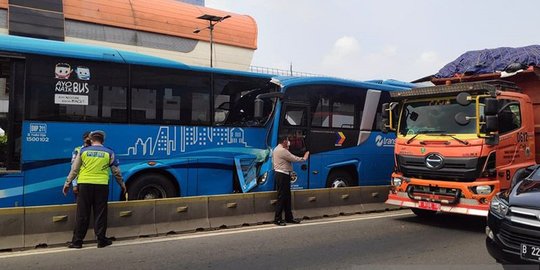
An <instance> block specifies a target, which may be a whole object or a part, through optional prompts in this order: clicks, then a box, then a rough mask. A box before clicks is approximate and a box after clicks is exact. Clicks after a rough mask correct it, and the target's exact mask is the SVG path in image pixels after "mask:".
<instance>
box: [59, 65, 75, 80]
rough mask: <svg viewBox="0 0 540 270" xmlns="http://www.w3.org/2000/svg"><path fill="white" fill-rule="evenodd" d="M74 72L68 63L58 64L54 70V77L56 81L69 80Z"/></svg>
mask: <svg viewBox="0 0 540 270" xmlns="http://www.w3.org/2000/svg"><path fill="white" fill-rule="evenodd" d="M72 72H73V69H71V65H69V64H68V63H58V64H56V67H55V68H54V77H55V78H56V79H61V80H67V79H69V76H70V75H71V73H72Z"/></svg>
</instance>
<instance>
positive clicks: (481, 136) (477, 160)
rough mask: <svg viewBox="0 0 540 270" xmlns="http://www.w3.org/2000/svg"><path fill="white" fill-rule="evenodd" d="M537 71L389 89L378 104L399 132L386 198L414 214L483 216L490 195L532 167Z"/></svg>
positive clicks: (388, 121)
mask: <svg viewBox="0 0 540 270" xmlns="http://www.w3.org/2000/svg"><path fill="white" fill-rule="evenodd" d="M538 74H540V73H539V72H538V70H537V69H536V68H529V69H527V70H525V71H523V72H520V73H517V74H515V75H513V76H510V77H506V78H501V73H493V74H483V75H481V76H478V75H474V76H462V77H459V78H441V79H435V80H432V82H433V83H434V84H435V86H431V87H423V88H416V89H413V90H411V91H407V92H394V93H392V95H391V101H392V102H391V103H390V104H387V105H386V106H383V107H384V108H383V110H384V112H383V117H385V124H386V127H387V128H388V129H391V130H393V131H395V132H396V135H397V139H396V144H395V156H394V157H395V166H394V172H393V174H392V179H391V180H392V181H391V183H392V189H391V191H390V194H389V197H388V200H387V202H386V203H388V204H392V205H399V206H404V207H410V208H412V210H413V212H414V213H415V214H417V215H419V216H427V215H433V214H435V213H437V212H448V213H458V214H468V215H476V216H487V214H488V210H489V202H490V200H491V198H492V197H493V196H494V195H495V194H497V193H498V192H499V191H501V190H507V189H509V188H510V187H511V186H512V183H515V182H517V181H518V180H519V178H523V177H525V176H526V175H525V174H524V172H525V170H526V169H527V168H528V167H530V166H532V165H534V164H536V158H535V155H536V153H538V151H536V149H535V138H536V137H535V123H537V124H538V122H540V121H539V120H538V118H540V115H538V116H537V115H535V114H538V113H539V112H540V110H538V108H536V107H535V104H540V98H538V100H536V99H537V98H536V95H537V94H536V92H535V90H540V89H537V88H540V80H539V77H538ZM539 97H540V96H539Z"/></svg>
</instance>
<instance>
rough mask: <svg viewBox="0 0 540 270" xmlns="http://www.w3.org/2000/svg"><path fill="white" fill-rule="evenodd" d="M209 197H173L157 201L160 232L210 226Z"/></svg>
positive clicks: (157, 222) (157, 218) (157, 224)
mask: <svg viewBox="0 0 540 270" xmlns="http://www.w3.org/2000/svg"><path fill="white" fill-rule="evenodd" d="M209 227H210V221H209V220H208V197H186V198H172V199H163V200H157V201H156V230H157V233H158V234H166V233H170V232H183V231H191V230H196V229H198V228H209Z"/></svg>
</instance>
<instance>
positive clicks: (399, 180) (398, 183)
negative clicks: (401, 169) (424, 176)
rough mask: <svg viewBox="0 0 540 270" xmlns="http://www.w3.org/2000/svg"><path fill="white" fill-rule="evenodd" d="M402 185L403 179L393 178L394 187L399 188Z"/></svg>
mask: <svg viewBox="0 0 540 270" xmlns="http://www.w3.org/2000/svg"><path fill="white" fill-rule="evenodd" d="M401 183H403V179H401V178H397V177H392V186H395V187H399V186H401Z"/></svg>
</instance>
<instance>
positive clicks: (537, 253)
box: [521, 244, 540, 262]
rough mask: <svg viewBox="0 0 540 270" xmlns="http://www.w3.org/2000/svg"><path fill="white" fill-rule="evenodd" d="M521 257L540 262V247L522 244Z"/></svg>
mask: <svg viewBox="0 0 540 270" xmlns="http://www.w3.org/2000/svg"><path fill="white" fill-rule="evenodd" d="M521 258H522V259H524V260H529V261H535V262H540V247H535V246H531V245H526V244H521Z"/></svg>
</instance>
